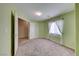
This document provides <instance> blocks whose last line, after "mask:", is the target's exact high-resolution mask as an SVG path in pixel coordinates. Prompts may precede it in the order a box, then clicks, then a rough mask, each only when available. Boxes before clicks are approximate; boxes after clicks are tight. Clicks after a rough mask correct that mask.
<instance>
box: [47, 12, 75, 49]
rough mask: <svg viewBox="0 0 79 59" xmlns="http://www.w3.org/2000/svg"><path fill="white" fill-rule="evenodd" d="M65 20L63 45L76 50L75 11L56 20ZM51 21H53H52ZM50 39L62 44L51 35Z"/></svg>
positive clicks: (57, 38)
mask: <svg viewBox="0 0 79 59" xmlns="http://www.w3.org/2000/svg"><path fill="white" fill-rule="evenodd" d="M56 18H57V19H58V18H59V19H60V18H64V29H63V32H64V34H63V42H64V43H63V45H65V46H67V47H70V48H73V49H75V44H76V43H75V42H76V40H75V38H76V37H75V33H76V32H75V11H71V12H68V13H65V14H63V15H60V16H57V17H55V18H54V19H56ZM50 21H51V20H50ZM49 38H50V39H52V40H53V41H55V42H57V43H60V38H59V37H55V36H53V35H49Z"/></svg>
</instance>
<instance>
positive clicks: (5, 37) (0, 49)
mask: <svg viewBox="0 0 79 59" xmlns="http://www.w3.org/2000/svg"><path fill="white" fill-rule="evenodd" d="M11 7H12V6H11ZM11 7H10V6H8V4H0V56H6V55H11V10H12V9H11Z"/></svg>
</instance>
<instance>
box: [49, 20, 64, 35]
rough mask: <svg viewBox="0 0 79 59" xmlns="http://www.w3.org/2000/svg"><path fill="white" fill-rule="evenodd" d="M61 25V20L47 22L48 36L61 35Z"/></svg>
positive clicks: (62, 23) (62, 22)
mask: <svg viewBox="0 0 79 59" xmlns="http://www.w3.org/2000/svg"><path fill="white" fill-rule="evenodd" d="M63 25H64V21H63V20H56V21H54V22H53V21H52V22H49V34H58V35H62V32H63Z"/></svg>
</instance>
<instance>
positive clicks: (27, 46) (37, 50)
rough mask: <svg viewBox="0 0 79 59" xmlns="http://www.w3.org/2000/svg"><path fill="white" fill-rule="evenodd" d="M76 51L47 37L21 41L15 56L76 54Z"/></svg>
mask: <svg viewBox="0 0 79 59" xmlns="http://www.w3.org/2000/svg"><path fill="white" fill-rule="evenodd" d="M74 55H75V52H74V51H72V50H71V49H69V48H66V47H63V46H61V45H59V44H56V43H55V42H53V41H51V40H47V39H34V40H27V41H24V42H23V43H21V44H20V45H19V47H18V49H17V52H16V55H15V56H74Z"/></svg>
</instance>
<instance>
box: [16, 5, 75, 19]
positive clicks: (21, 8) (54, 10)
mask: <svg viewBox="0 0 79 59" xmlns="http://www.w3.org/2000/svg"><path fill="white" fill-rule="evenodd" d="M15 5H16V7H17V10H18V12H20V13H22V14H25V15H26V17H27V19H29V20H46V19H48V18H50V17H54V16H58V15H60V14H63V13H66V12H69V11H72V10H73V9H74V4H72V3H23V4H22V3H21V4H20V3H19V4H15ZM36 11H40V12H42V13H43V14H42V16H36V15H35V14H34V13H35V12H36Z"/></svg>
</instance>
